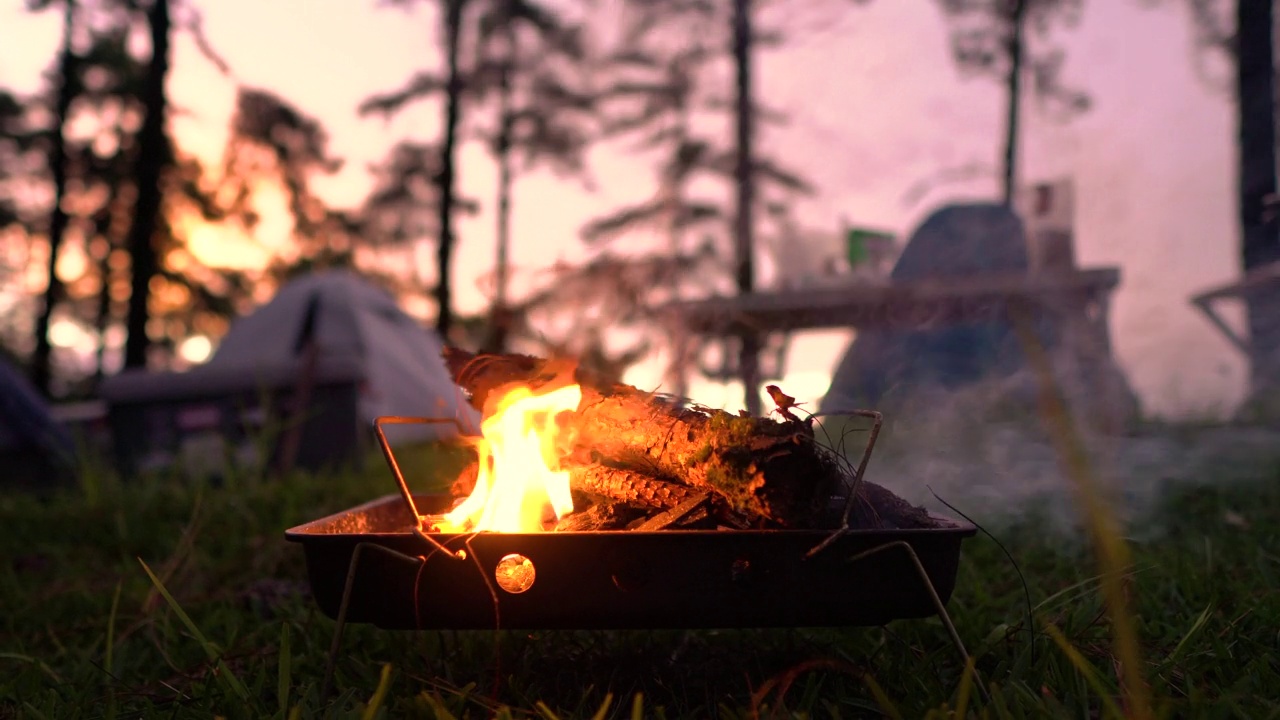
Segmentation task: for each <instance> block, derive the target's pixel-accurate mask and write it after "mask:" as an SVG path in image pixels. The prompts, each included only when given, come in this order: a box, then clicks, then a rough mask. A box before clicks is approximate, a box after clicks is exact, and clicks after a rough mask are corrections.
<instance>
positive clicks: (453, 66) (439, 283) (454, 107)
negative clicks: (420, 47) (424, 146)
mask: <svg viewBox="0 0 1280 720" xmlns="http://www.w3.org/2000/svg"><path fill="white" fill-rule="evenodd" d="M411 1H412V0H393V3H392V4H395V5H408V4H409V3H410V2H411ZM441 3H442V4H443V10H444V11H443V13H441V35H442V42H441V44H442V46H443V47H444V55H445V75H444V78H443V79H442V78H440V76H439V75H437V74H435V73H430V72H421V73H418V74H417V75H415V76H414V77H413V78H412V79H410V81H409V83H408V84H407V85H405V87H404V88H403V89H401V90H399V91H396V92H393V93H387V94H384V95H378V96H375V97H372V98H369V99H368V100H366V101H365V102H364V103H363V104H361V106H360V113H361V114H362V115H366V114H370V113H378V114H382V115H392V114H394V113H396V112H398V111H399V110H400V109H402V108H403V107H405V106H406V105H407V104H409V103H411V102H414V101H417V100H420V99H422V98H425V97H429V96H432V95H436V94H440V93H443V95H444V103H443V105H444V111H443V115H444V120H443V130H442V139H441V142H440V168H439V175H438V178H437V181H436V182H437V184H438V185H439V188H440V194H439V202H438V208H439V209H438V212H437V213H436V216H437V218H438V222H439V225H438V232H439V241H438V242H437V245H436V266H437V278H436V288H435V296H436V305H437V313H438V315H437V316H436V330H437V331H438V332H439V333H440V336H441V337H443V338H445V339H446V340H447V339H448V338H449V334H450V330H451V327H452V324H453V250H454V241H455V238H454V231H453V220H454V218H453V215H454V209H455V204H456V197H457V188H456V184H457V174H458V173H457V148H458V130H459V125H460V123H461V121H462V103H463V93H464V92H465V90H466V85H467V80H466V78H465V77H464V74H463V73H464V69H463V67H462V61H461V52H462V32H463V22H464V20H465V18H466V10H467V6H468V5H469V4H470V0H441Z"/></svg>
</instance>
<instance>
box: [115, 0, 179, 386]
mask: <svg viewBox="0 0 1280 720" xmlns="http://www.w3.org/2000/svg"><path fill="white" fill-rule="evenodd" d="M170 27H171V23H170V18H169V0H151V7H150V8H148V10H147V28H148V31H149V34H150V38H151V63H150V65H149V66H148V68H147V76H146V81H145V83H144V85H143V89H142V105H143V112H144V113H145V114H144V115H143V120H142V129H141V130H139V132H138V164H137V166H136V169H135V171H134V175H135V177H136V192H137V201H136V202H135V203H134V209H133V226H132V227H131V228H130V230H129V237H128V240H127V243H128V248H129V258H130V273H129V277H130V283H129V287H130V290H129V315H128V321H127V323H126V328H127V333H128V335H127V339H126V340H125V345H124V366H125V367H126V368H133V367H146V365H147V348H148V347H149V346H150V343H151V341H150V338H149V337H148V336H147V321H148V320H150V318H151V312H150V301H151V279H152V278H153V277H155V275H156V273H157V271H158V270H159V262H158V260H157V257H158V252H157V248H156V231H157V227H158V225H159V224H160V211H161V200H162V197H163V194H164V189H163V188H161V186H160V182H161V179H162V177H163V175H164V173H165V170H166V168H168V167H170V166H171V165H172V164H173V148H172V147H170V144H169V135H168V132H167V129H166V127H165V118H166V115H167V112H168V106H169V102H168V98H167V97H166V95H165V81H166V80H167V79H168V77H169V31H170Z"/></svg>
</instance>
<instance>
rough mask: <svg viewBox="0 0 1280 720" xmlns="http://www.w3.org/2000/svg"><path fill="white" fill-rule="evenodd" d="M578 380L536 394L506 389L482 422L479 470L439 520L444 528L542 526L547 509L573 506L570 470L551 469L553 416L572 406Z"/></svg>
mask: <svg viewBox="0 0 1280 720" xmlns="http://www.w3.org/2000/svg"><path fill="white" fill-rule="evenodd" d="M581 400H582V388H581V387H579V386H577V385H569V386H566V387H562V388H559V389H557V390H552V391H550V392H547V393H544V394H541V395H535V394H534V393H533V391H532V390H530V389H529V388H527V387H517V388H515V389H513V390H510V391H508V392H507V393H506V394H505V395H504V396H503V397H502V399H501V400H499V401H498V404H497V407H496V409H495V410H494V412H493V413H492V414H491V415H490V416H489V417H487V418H485V419H484V420H483V421H482V422H481V423H480V435H481V438H480V440H479V442H478V443H477V448H476V451H477V454H478V456H479V472H478V473H477V476H476V487H475V490H473V491H472V492H471V494H470V495H469V496H467V499H466V500H464V501H463V502H462V504H460V505H458V507H456V508H454V509H453V510H452V511H451V512H449V513H448V514H447V515H445V516H444V520H443V522H440V523H438V524H437V527H438V528H439V529H440V530H441V531H442V532H471V531H481V530H489V531H494V532H519V533H527V532H541V531H542V529H543V518H544V517H545V516H546V514H547V510H548V509H550V510H551V511H552V512H553V513H554V514H555V517H556V518H557V519H558V518H561V517H564V516H565V515H568V514H569V513H571V512H573V497H572V495H571V494H570V492H569V473H568V471H560V470H553V469H552V468H553V467H555V466H557V465H558V463H557V462H556V459H555V443H556V437H557V435H558V434H559V432H560V428H559V427H558V426H557V425H556V416H558V415H559V414H560V413H563V412H568V411H572V410H576V409H577V407H578V403H579V402H580V401H581Z"/></svg>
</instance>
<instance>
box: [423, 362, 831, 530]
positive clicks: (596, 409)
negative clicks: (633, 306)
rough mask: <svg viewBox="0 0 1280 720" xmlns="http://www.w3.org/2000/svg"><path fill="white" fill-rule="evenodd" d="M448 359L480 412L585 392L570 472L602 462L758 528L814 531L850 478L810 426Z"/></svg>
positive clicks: (552, 370)
mask: <svg viewBox="0 0 1280 720" xmlns="http://www.w3.org/2000/svg"><path fill="white" fill-rule="evenodd" d="M444 355H445V361H446V363H447V364H448V366H449V368H450V370H451V372H452V373H453V374H454V380H455V381H456V382H457V383H458V384H459V385H460V386H461V387H462V388H464V389H465V390H467V392H468V393H469V394H470V396H471V402H472V404H473V405H474V406H475V407H477V408H480V409H481V410H484V409H485V408H486V406H487V405H488V404H489V403H490V402H491V401H496V399H497V398H498V397H500V396H501V394H502V392H503V391H505V390H506V389H507V388H509V387H511V386H513V385H514V384H523V385H527V386H529V387H532V388H535V389H537V388H541V387H545V388H548V389H550V388H554V387H558V386H562V385H564V384H568V383H572V382H576V383H578V384H579V385H581V386H582V393H583V397H582V401H581V402H580V403H579V405H578V409H577V411H576V412H575V413H574V414H573V416H572V418H571V419H570V420H569V421H568V422H567V424H566V426H567V429H568V431H569V432H568V433H567V434H566V435H567V439H566V440H565V441H564V442H563V443H562V445H561V447H560V450H561V452H562V453H563V455H564V459H565V460H564V461H565V462H566V463H567V464H569V465H578V466H585V465H591V464H593V463H600V462H602V461H604V462H607V464H609V465H614V466H618V467H621V468H625V469H628V470H633V471H635V472H639V473H642V474H645V475H649V476H653V477H659V478H663V479H666V480H670V481H673V482H679V483H682V484H684V485H687V486H689V487H691V488H695V489H699V490H709V491H711V492H713V493H715V494H717V495H719V496H720V497H722V498H723V499H724V501H725V502H726V503H727V505H728V507H729V508H730V509H731V510H732V511H733V512H734V513H737V514H739V515H742V516H745V517H747V518H752V519H754V522H753V524H757V525H761V526H775V527H806V526H810V525H811V524H812V523H813V522H814V521H815V519H816V518H817V517H818V516H819V515H820V513H821V511H822V509H823V508H824V507H825V504H826V502H827V499H828V498H829V497H830V495H831V494H832V493H833V492H834V491H835V490H836V489H837V488H838V487H839V484H840V483H841V482H842V481H843V479H844V476H843V474H842V471H841V468H840V465H839V463H838V462H837V461H836V460H835V458H834V457H832V456H831V455H830V454H829V453H828V452H827V451H825V450H823V449H822V448H820V447H818V446H817V445H816V444H815V443H814V441H813V438H812V434H811V431H810V429H809V428H808V427H807V426H806V425H805V424H804V423H798V422H791V421H788V422H777V421H774V420H773V419H770V418H758V417H740V416H736V415H731V414H729V413H727V412H724V411H723V410H712V409H708V408H686V407H682V406H680V405H676V404H673V403H670V402H668V401H666V400H664V399H662V398H660V397H659V396H656V395H654V394H653V393H648V392H644V391H642V390H639V389H637V388H635V387H632V386H630V385H624V384H621V383H602V382H599V380H598V379H597V378H593V377H591V376H590V375H589V374H588V373H584V372H582V371H579V370H576V369H575V367H574V364H573V363H572V362H571V361H565V360H543V359H540V358H534V357H530V356H527V355H498V354H481V355H472V354H470V353H467V352H465V351H461V350H457V349H454V348H446V349H445V353H444Z"/></svg>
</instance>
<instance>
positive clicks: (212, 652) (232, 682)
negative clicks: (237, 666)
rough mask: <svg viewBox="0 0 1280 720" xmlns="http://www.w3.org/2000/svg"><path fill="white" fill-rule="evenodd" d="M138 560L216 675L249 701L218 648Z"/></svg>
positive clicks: (144, 563) (143, 563)
mask: <svg viewBox="0 0 1280 720" xmlns="http://www.w3.org/2000/svg"><path fill="white" fill-rule="evenodd" d="M138 562H139V563H140V564H141V565H142V569H143V570H145V571H146V573H147V577H149V578H151V584H152V585H154V586H155V588H156V590H157V591H158V592H159V593H160V596H161V597H163V598H164V601H165V602H167V603H169V608H170V609H172V610H173V614H174V615H177V616H178V619H179V620H181V621H182V624H183V625H185V626H186V628H187V631H188V632H190V633H191V634H192V636H194V637H195V639H196V640H197V641H199V643H200V646H201V647H202V648H204V653H205V655H207V656H208V657H209V660H210V661H212V662H214V663H215V665H216V667H217V669H218V677H220V678H222V679H223V680H225V681H226V683H227V685H228V686H230V687H231V691H232V692H234V693H235V694H236V697H238V698H240V700H241V701H242V702H246V703H247V702H249V690H248V689H247V688H245V686H244V684H243V683H241V682H240V678H238V677H236V675H235V673H233V672H231V668H229V667H227V664H226V663H224V662H223V661H222V657H221V654H220V653H219V652H218V648H217V647H216V646H215V645H214V644H213V643H211V642H209V639H208V638H206V637H205V636H204V633H202V632H200V628H198V627H196V624H195V622H193V621H192V620H191V616H189V615H187V612H186V611H185V610H183V609H182V606H181V605H179V604H178V601H177V600H175V599H174V598H173V595H171V594H169V589H168V588H166V587H165V586H164V583H162V582H160V578H158V577H156V574H155V573H153V572H151V568H150V567H148V566H147V563H146V561H144V560H143V559H142V558H138Z"/></svg>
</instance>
